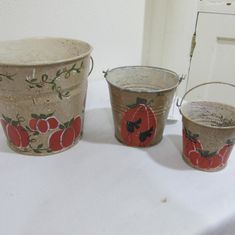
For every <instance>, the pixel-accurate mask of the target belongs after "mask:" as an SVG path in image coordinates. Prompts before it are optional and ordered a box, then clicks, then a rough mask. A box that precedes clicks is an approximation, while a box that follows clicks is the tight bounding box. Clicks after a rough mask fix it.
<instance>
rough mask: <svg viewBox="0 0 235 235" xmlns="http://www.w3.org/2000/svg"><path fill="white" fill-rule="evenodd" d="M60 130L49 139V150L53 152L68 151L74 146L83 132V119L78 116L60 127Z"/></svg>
mask: <svg viewBox="0 0 235 235" xmlns="http://www.w3.org/2000/svg"><path fill="white" fill-rule="evenodd" d="M59 128H60V130H58V131H56V132H54V133H52V135H51V136H50V138H49V148H50V149H51V150H52V151H59V150H62V149H66V148H68V147H70V146H71V145H73V144H74V142H75V141H76V139H77V138H78V137H79V136H80V132H81V118H80V117H79V116H78V117H76V118H75V119H72V120H71V121H69V122H67V123H64V124H63V125H62V124H61V125H59Z"/></svg>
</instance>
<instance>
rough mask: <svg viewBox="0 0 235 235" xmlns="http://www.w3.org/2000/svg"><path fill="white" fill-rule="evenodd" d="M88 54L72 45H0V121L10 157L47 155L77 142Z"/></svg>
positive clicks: (34, 41) (35, 41) (42, 41)
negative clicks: (14, 155) (11, 150)
mask: <svg viewBox="0 0 235 235" xmlns="http://www.w3.org/2000/svg"><path fill="white" fill-rule="evenodd" d="M90 53H91V46H90V45H89V44H88V43H86V42H82V41H78V40H72V39H63V38H31V39H23V40H17V41H6V42H0V96H1V98H0V119H1V123H2V126H3V129H4V132H5V134H6V137H7V141H8V144H9V146H10V147H11V148H12V149H13V150H14V151H16V152H18V153H23V154H29V155H48V154H52V153H57V152H60V151H63V150H65V149H68V148H70V147H71V146H73V145H74V144H75V143H77V142H78V140H79V139H80V138H81V136H82V131H83V121H84V109H85V98H86V90H87V83H88V82H87V76H88V74H89V64H90ZM92 67H93V66H92Z"/></svg>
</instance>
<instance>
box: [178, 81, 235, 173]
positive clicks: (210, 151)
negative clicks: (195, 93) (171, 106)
mask: <svg viewBox="0 0 235 235" xmlns="http://www.w3.org/2000/svg"><path fill="white" fill-rule="evenodd" d="M209 84H220V85H221V84H222V85H229V86H232V87H235V85H233V84H230V83H224V82H208V83H203V84H200V85H198V86H196V87H193V88H192V89H190V90H189V91H188V92H186V93H185V95H184V96H183V98H182V100H181V102H180V103H179V102H178V104H177V106H178V107H179V110H180V113H181V115H182V122H183V158H184V160H185V161H186V162H187V163H188V164H189V165H190V166H192V167H194V168H196V169H199V170H203V171H217V170H220V169H222V168H224V167H225V166H226V164H227V161H228V158H229V156H230V153H231V152H232V149H233V145H234V142H235V107H233V106H230V105H226V104H222V103H218V102H209V101H196V102H188V103H185V104H183V105H182V103H183V101H184V99H185V97H186V95H188V94H189V93H190V92H191V91H192V90H194V89H196V88H198V87H201V86H204V85H209Z"/></svg>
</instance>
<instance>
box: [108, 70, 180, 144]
mask: <svg viewBox="0 0 235 235" xmlns="http://www.w3.org/2000/svg"><path fill="white" fill-rule="evenodd" d="M104 76H105V78H106V80H107V82H108V84H109V91H110V98H111V106H112V111H113V119H114V126H115V136H116V138H117V139H118V140H119V141H120V142H122V143H123V144H125V145H128V146H136V147H147V146H151V145H155V144H157V143H159V142H160V141H161V139H162V134H163V131H164V127H165V123H166V119H167V116H168V113H169V109H170V107H171V104H172V100H173V97H174V94H175V91H176V88H177V86H178V85H179V83H180V79H179V76H178V75H177V74H176V73H174V72H172V71H169V70H166V69H161V68H156V67H148V66H127V67H119V68H115V69H112V70H110V71H109V70H108V71H107V72H105V75H104Z"/></svg>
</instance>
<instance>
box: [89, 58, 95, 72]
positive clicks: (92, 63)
mask: <svg viewBox="0 0 235 235" xmlns="http://www.w3.org/2000/svg"><path fill="white" fill-rule="evenodd" d="M90 60H91V69H90V72H89V73H88V76H90V74H91V73H92V71H93V69H94V59H93V57H92V56H90Z"/></svg>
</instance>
